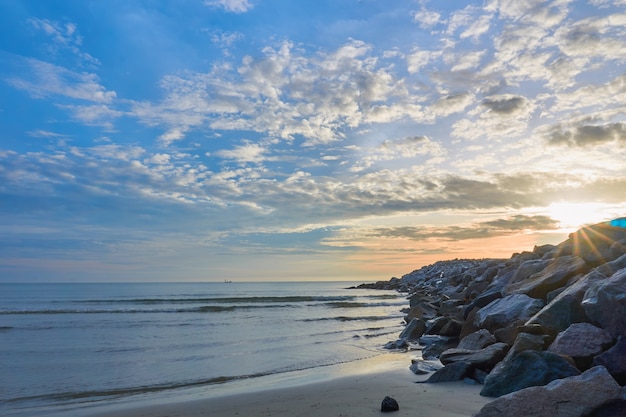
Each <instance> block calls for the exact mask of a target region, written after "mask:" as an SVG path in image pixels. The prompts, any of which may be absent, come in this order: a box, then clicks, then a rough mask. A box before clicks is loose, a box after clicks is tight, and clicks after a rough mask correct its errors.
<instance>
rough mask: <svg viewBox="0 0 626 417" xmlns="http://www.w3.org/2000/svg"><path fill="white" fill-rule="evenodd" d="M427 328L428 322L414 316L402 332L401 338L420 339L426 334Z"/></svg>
mask: <svg viewBox="0 0 626 417" xmlns="http://www.w3.org/2000/svg"><path fill="white" fill-rule="evenodd" d="M425 330H426V322H425V321H424V320H422V319H418V318H414V319H412V320H411V321H410V322H409V324H407V326H406V327H405V328H404V330H403V331H402V333H400V336H399V337H400V339H402V340H418V339H419V338H420V337H422V335H423V334H424V331H425Z"/></svg>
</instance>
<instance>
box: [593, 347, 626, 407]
mask: <svg viewBox="0 0 626 417" xmlns="http://www.w3.org/2000/svg"><path fill="white" fill-rule="evenodd" d="M592 365H593V366H597V365H602V366H604V367H605V368H606V369H608V370H609V373H610V374H611V375H612V376H613V378H615V380H616V381H617V382H618V383H619V384H620V385H626V336H620V337H619V339H618V340H617V343H616V344H615V345H613V347H611V348H610V349H609V350H607V351H606V352H604V353H602V354H600V355H598V356H596V357H595V358H594V359H593V363H592ZM624 415H626V414H624Z"/></svg>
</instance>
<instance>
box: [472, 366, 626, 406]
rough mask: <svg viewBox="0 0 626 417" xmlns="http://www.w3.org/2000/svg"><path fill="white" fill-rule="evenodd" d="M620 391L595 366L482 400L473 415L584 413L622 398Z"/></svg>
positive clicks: (612, 381) (610, 378)
mask: <svg viewBox="0 0 626 417" xmlns="http://www.w3.org/2000/svg"><path fill="white" fill-rule="evenodd" d="M623 395H624V394H623V391H622V389H621V387H620V386H619V385H618V384H617V383H616V382H615V380H614V379H613V378H612V377H611V375H610V374H609V373H608V372H607V370H606V368H604V367H603V366H596V367H594V368H591V369H590V370H588V371H587V372H585V373H584V374H582V375H579V376H573V377H569V378H564V379H559V380H556V381H553V382H551V383H550V384H548V385H547V386H545V387H530V388H526V389H523V390H520V391H517V392H513V393H511V394H508V395H505V396H502V397H500V398H498V399H497V400H494V401H492V402H490V403H488V404H486V405H485V406H484V407H483V408H482V409H481V410H480V411H479V412H478V414H476V415H475V417H502V416H524V417H547V416H549V417H584V416H588V415H590V413H592V412H594V410H596V409H598V408H600V407H602V406H604V405H605V404H610V403H612V402H614V401H619V400H622V399H623ZM599 416H600V415H598V417H599ZM602 416H604V415H602Z"/></svg>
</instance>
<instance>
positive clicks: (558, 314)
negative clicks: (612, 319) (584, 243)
mask: <svg viewBox="0 0 626 417" xmlns="http://www.w3.org/2000/svg"><path fill="white" fill-rule="evenodd" d="M604 279H606V276H605V275H604V274H602V273H601V272H599V271H598V270H593V271H591V272H590V273H588V274H587V275H585V276H584V277H582V278H581V279H579V280H578V281H576V282H575V283H574V284H572V285H570V286H569V287H567V288H565V289H564V290H563V291H561V293H560V294H559V295H557V296H556V297H555V298H554V299H553V300H552V301H550V302H549V303H548V304H547V305H546V306H545V307H544V308H542V309H541V310H540V311H539V312H538V313H537V314H535V315H534V316H533V317H531V318H530V319H529V320H528V321H527V322H526V324H527V325H533V324H539V325H541V326H542V327H544V328H545V329H549V331H550V332H551V333H554V334H557V333H559V332H562V331H563V330H565V329H567V328H568V327H569V326H570V325H571V324H573V323H580V322H586V321H589V318H587V314H586V313H585V310H584V308H583V306H582V304H581V303H582V301H583V297H584V296H585V292H587V290H588V289H589V287H590V286H591V284H592V283H594V282H596V281H599V280H604Z"/></svg>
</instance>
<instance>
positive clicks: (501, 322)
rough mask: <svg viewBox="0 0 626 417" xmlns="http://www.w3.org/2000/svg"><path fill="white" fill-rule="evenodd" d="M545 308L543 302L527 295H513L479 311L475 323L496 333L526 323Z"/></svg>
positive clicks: (493, 302)
mask: <svg viewBox="0 0 626 417" xmlns="http://www.w3.org/2000/svg"><path fill="white" fill-rule="evenodd" d="M543 306H544V303H543V301H541V300H537V299H534V298H531V297H529V296H527V295H525V294H511V295H509V296H506V297H504V298H500V299H498V300H495V301H492V302H491V303H489V304H487V305H486V306H485V307H483V308H481V309H480V310H478V312H477V313H476V317H475V318H474V322H475V324H476V325H477V326H478V327H481V328H484V329H487V330H489V331H490V332H492V333H493V332H494V331H495V330H496V329H499V328H502V327H507V326H509V325H512V324H515V323H517V322H525V321H526V320H528V319H529V318H530V317H531V316H533V315H534V314H535V313H537V312H538V311H539V310H541V308H542V307H543Z"/></svg>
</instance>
